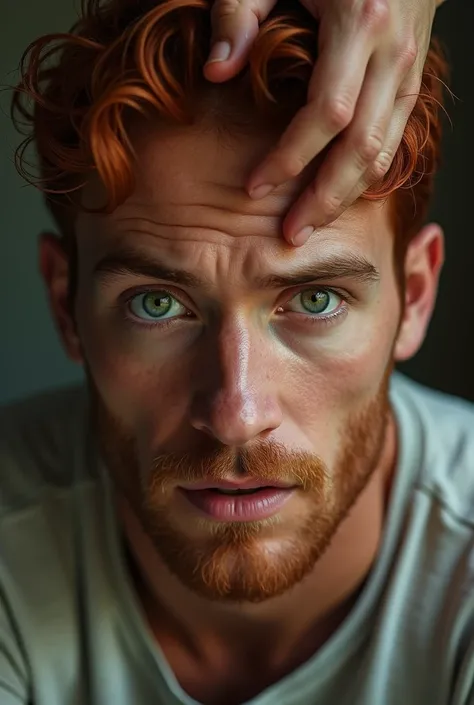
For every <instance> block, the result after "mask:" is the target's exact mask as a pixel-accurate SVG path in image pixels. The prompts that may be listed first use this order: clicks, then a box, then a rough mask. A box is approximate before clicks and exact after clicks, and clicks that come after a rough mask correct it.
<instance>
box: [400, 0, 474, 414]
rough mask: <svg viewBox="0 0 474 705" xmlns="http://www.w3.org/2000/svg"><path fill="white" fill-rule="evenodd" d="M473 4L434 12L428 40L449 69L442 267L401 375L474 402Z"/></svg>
mask: <svg viewBox="0 0 474 705" xmlns="http://www.w3.org/2000/svg"><path fill="white" fill-rule="evenodd" d="M473 29H474V0H447V2H445V4H444V5H443V6H441V8H440V10H439V11H438V16H437V18H436V22H435V28H434V33H435V34H436V35H437V36H438V37H439V38H440V39H441V40H442V42H443V44H444V46H445V49H446V50H447V53H448V56H449V58H450V62H451V66H452V78H451V83H450V87H451V89H452V91H453V93H454V94H455V95H456V99H455V101H454V102H451V101H448V104H447V108H448V113H449V116H450V118H451V121H452V128H451V126H450V125H449V123H448V122H447V121H446V122H445V130H444V146H443V155H444V157H443V165H442V168H441V170H440V172H439V175H438V179H437V185H436V194H435V199H434V201H433V206H432V209H431V219H432V220H435V221H437V222H439V223H441V225H442V226H443V228H444V231H445V236H446V264H445V266H444V271H443V275H442V278H441V285H440V289H439V294H438V303H437V306H436V310H435V314H434V317H433V320H432V323H431V327H430V330H429V333H428V337H427V339H426V341H425V344H424V346H423V348H422V349H421V350H420V352H419V353H418V355H417V356H416V357H415V358H413V360H410V362H408V363H405V364H403V365H400V369H401V370H402V371H403V372H405V373H406V374H409V375H410V376H411V377H414V378H415V379H417V380H419V381H420V382H423V383H425V384H428V385H430V386H431V387H436V388H437V389H441V390H443V391H446V392H450V393H452V394H457V395H459V396H463V397H466V398H468V399H471V400H474V309H472V308H471V288H470V287H471V284H470V282H471V278H472V280H473V284H474V271H473V268H474V220H473V219H472V217H471V211H470V208H471V206H474V194H473V186H474V179H473V175H472V169H473V165H474V46H473V40H472V32H473Z"/></svg>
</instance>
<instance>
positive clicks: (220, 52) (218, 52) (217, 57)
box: [206, 42, 231, 64]
mask: <svg viewBox="0 0 474 705" xmlns="http://www.w3.org/2000/svg"><path fill="white" fill-rule="evenodd" d="M230 50H231V46H230V44H229V42H216V43H215V44H214V46H213V47H212V49H211V53H210V54H209V58H208V60H207V62H206V63H208V64H213V63H216V62H218V61H227V59H228V58H229V56H230Z"/></svg>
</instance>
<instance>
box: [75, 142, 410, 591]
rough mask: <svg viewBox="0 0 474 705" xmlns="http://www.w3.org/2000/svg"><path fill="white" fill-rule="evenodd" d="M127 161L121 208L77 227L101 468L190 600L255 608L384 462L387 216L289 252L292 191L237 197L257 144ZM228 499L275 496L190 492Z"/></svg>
mask: <svg viewBox="0 0 474 705" xmlns="http://www.w3.org/2000/svg"><path fill="white" fill-rule="evenodd" d="M136 148H137V156H138V164H139V174H138V177H137V185H136V190H135V192H134V194H133V196H132V197H131V198H130V199H129V200H128V201H127V202H126V203H125V204H124V205H122V206H121V207H119V208H118V209H117V210H116V211H115V212H114V213H113V214H112V215H107V216H97V215H87V214H82V215H81V216H80V217H79V221H78V224H77V234H78V290H77V297H76V319H77V326H78V333H79V337H80V341H81V347H82V352H83V356H84V360H85V362H86V365H87V370H88V376H89V380H90V383H91V388H92V391H93V397H94V400H95V408H96V411H97V423H98V429H99V437H100V440H101V444H102V449H103V453H104V457H105V459H106V462H107V465H108V467H109V471H110V473H111V475H112V477H113V478H114V481H115V483H116V485H117V487H118V490H119V492H121V493H122V494H124V495H125V496H126V497H127V499H128V501H129V502H130V504H131V506H132V507H133V510H134V512H135V513H136V515H137V516H138V518H139V520H140V521H141V523H142V525H143V526H144V528H145V529H146V531H147V532H148V533H149V535H150V536H151V537H152V538H153V541H154V542H155V545H156V548H157V550H158V552H159V553H160V555H161V556H162V558H163V559H164V560H165V562H166V564H167V565H168V567H169V568H170V569H171V570H172V571H173V572H174V573H175V574H176V575H177V576H178V577H179V578H180V579H181V580H182V581H183V582H184V583H185V584H187V585H188V586H190V587H192V588H193V589H194V590H196V591H198V592H200V593H201V594H203V595H206V596H208V597H211V598H213V599H231V600H251V601H255V602H257V601H260V600H263V599H266V598H268V597H271V596H274V595H278V594H281V593H282V592H284V591H285V590H286V589H288V588H289V587H291V586H292V585H294V584H295V583H297V582H298V581H300V580H301V579H302V578H303V577H304V576H305V575H307V574H308V573H309V572H310V571H311V569H312V568H313V566H314V564H315V562H316V561H317V560H318V558H319V557H320V556H321V555H322V553H323V552H324V551H325V550H326V548H327V547H328V544H329V542H330V540H331V538H332V536H333V535H334V533H335V531H336V529H337V527H338V526H339V524H340V522H341V521H342V520H343V518H345V517H346V515H347V513H348V511H349V509H350V507H351V506H352V505H353V503H354V501H355V499H356V498H357V496H358V495H359V493H360V492H361V490H362V489H363V488H364V487H365V485H366V484H367V482H368V480H369V478H370V476H371V474H372V473H373V471H374V469H375V467H376V465H377V461H378V459H379V456H380V453H381V449H382V447H383V443H384V436H385V428H386V420H387V409H388V403H387V382H388V376H389V373H390V370H391V367H392V357H393V346H394V341H395V338H396V334H397V328H398V324H399V320H400V314H401V307H400V301H399V294H398V291H397V286H396V282H395V275H394V267H393V233H392V231H391V226H390V221H389V217H388V208H387V206H384V205H380V204H371V203H358V204H357V205H356V206H354V207H353V208H351V209H350V210H349V211H348V212H347V213H346V214H345V215H344V216H342V217H341V218H340V219H339V220H338V221H337V222H336V223H335V224H333V225H331V226H330V227H327V228H325V229H323V230H322V231H321V232H319V233H318V234H316V235H314V236H313V237H312V238H310V240H309V242H308V243H307V244H306V245H305V246H304V247H302V248H300V249H292V248H290V247H289V246H288V245H285V244H284V242H283V239H282V237H281V232H280V225H281V219H282V216H283V215H284V214H285V212H286V211H287V209H288V207H289V205H290V203H291V201H292V199H293V198H294V193H295V189H297V188H298V185H297V184H296V185H293V186H292V187H290V188H289V187H285V188H282V189H279V190H278V191H277V192H276V193H274V194H273V195H271V196H269V197H267V198H265V199H264V200H263V201H261V202H252V201H250V199H249V198H248V197H247V196H246V194H245V192H244V189H243V184H244V180H245V177H246V175H247V174H248V172H249V169H250V167H251V166H252V165H253V164H254V163H255V162H256V161H257V160H258V159H259V158H260V156H261V155H262V154H263V153H264V152H265V150H266V149H267V148H268V143H267V140H266V139H264V138H262V136H258V137H253V138H239V139H238V140H232V139H230V138H226V139H225V140H224V139H222V138H219V137H217V136H216V134H215V133H214V132H212V131H208V132H199V131H198V130H197V129H195V130H190V129H182V130H179V131H178V130H174V131H172V130H169V131H167V132H165V131H163V130H161V131H156V132H151V131H148V132H144V133H143V134H142V135H141V137H140V138H139V139H137V141H136ZM92 191H93V189H92V187H91V189H90V193H89V197H90V196H91V194H92ZM223 480H228V481H231V482H241V481H248V480H251V481H253V484H259V485H264V486H273V485H275V484H277V485H281V484H283V485H285V488H284V489H283V490H282V489H281V488H280V491H277V490H274V489H273V490H268V489H267V490H265V491H263V490H262V491H260V492H259V491H257V492H256V493H255V494H254V495H252V497H250V496H246V497H244V498H242V497H240V498H236V497H232V496H228V495H225V494H223V493H218V492H216V491H215V490H212V489H207V490H203V491H200V493H199V492H198V491H197V490H196V489H194V490H193V488H196V487H197V486H198V484H197V483H201V486H202V483H204V484H205V485H207V487H213V486H214V487H215V486H216V485H218V484H219V483H221V482H222V481H223ZM288 487H292V488H293V489H287V488H288ZM183 488H185V490H186V491H183ZM197 505H199V506H197Z"/></svg>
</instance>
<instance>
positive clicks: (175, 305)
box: [129, 291, 186, 321]
mask: <svg viewBox="0 0 474 705" xmlns="http://www.w3.org/2000/svg"><path fill="white" fill-rule="evenodd" d="M129 306H130V310H131V312H132V313H133V314H134V315H135V316H136V317H137V318H141V319H142V320H146V321H157V320H159V319H163V318H174V317H176V316H181V315H183V313H185V312H186V308H185V307H184V306H183V304H181V303H180V302H179V301H177V300H176V299H175V298H174V297H173V296H171V295H170V294H169V293H168V292H167V291H148V292H145V293H144V294H138V295H137V296H134V297H133V299H131V301H130V303H129Z"/></svg>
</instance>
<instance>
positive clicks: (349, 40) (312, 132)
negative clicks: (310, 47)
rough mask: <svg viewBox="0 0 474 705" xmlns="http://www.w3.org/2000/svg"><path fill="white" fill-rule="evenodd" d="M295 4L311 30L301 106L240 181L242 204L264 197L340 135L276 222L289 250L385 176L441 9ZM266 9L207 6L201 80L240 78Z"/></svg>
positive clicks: (240, 0)
mask: <svg viewBox="0 0 474 705" xmlns="http://www.w3.org/2000/svg"><path fill="white" fill-rule="evenodd" d="M295 2H296V0H295ZM301 2H302V3H303V5H304V6H305V7H306V8H307V10H309V11H310V12H311V13H312V15H313V16H314V17H316V18H317V19H318V20H319V23H320V25H319V37H318V46H319V55H318V59H317V61H316V64H315V67H314V70H313V74H312V77H311V80H310V84H309V90H308V103H307V105H306V106H305V107H303V108H302V109H301V110H300V111H299V112H298V113H297V114H296V116H295V117H294V119H293V121H292V122H291V124H290V125H289V126H288V128H287V130H286V131H285V132H284V134H283V135H282V137H281V139H280V140H279V142H278V144H277V146H276V147H275V149H273V150H272V152H271V153H270V154H268V155H267V157H266V158H265V160H264V161H263V163H261V164H260V165H259V166H258V167H257V168H256V170H255V171H254V172H253V173H252V174H251V175H250V178H249V180H248V182H247V189H248V192H249V195H250V196H251V197H252V198H255V199H259V198H263V197H264V196H265V195H267V194H268V193H269V192H270V191H272V190H273V189H274V188H275V187H276V186H278V185H280V184H282V183H284V182H285V181H287V180H289V179H290V178H293V177H294V176H296V175H297V174H299V173H300V172H301V171H302V170H303V169H304V167H305V166H306V165H307V164H308V163H309V162H311V161H312V160H313V159H314V157H316V156H317V155H318V154H320V152H321V151H322V150H323V149H324V148H325V147H326V146H327V145H328V144H329V143H330V142H331V141H332V140H333V139H334V137H336V136H337V135H340V139H338V140H337V142H336V143H335V144H334V145H333V146H332V147H331V148H330V149H329V151H328V154H327V156H326V158H325V159H324V161H323V162H322V164H321V166H320V167H319V169H318V174H317V177H316V179H315V180H314V182H313V183H311V184H310V186H309V187H308V188H307V189H306V190H305V191H304V192H303V194H302V195H301V196H300V198H299V199H298V200H297V202H296V203H295V204H294V205H293V207H292V208H291V210H290V212H289V213H288V215H287V216H286V218H285V221H284V223H283V233H284V237H285V238H286V240H288V242H290V243H292V244H294V245H302V244H304V242H306V240H307V239H308V237H309V236H310V234H311V233H312V232H313V231H314V230H315V229H316V228H318V227H321V226H322V225H324V224H327V223H330V222H331V221H333V220H335V219H336V218H337V217H338V216H339V215H340V214H341V213H342V212H343V211H344V210H345V209H346V208H347V207H348V206H349V205H350V204H351V203H353V202H354V201H355V200H356V199H357V198H358V197H359V196H360V195H361V194H362V193H363V192H364V191H365V190H366V189H367V188H368V187H369V186H370V185H371V184H372V183H373V182H374V181H377V180H379V179H380V178H382V177H383V176H384V175H385V173H386V172H387V171H388V169H389V167H390V164H391V163H392V159H393V157H394V155H395V152H396V150H397V148H398V146H399V144H400V141H401V139H402V136H403V132H404V129H405V126H406V123H407V120H408V118H409V116H410V114H411V112H412V110H413V108H414V106H415V103H416V98H417V94H418V92H419V89H420V84H421V77H422V72H423V65H424V61H425V58H426V54H427V52H428V48H429V43H430V35H431V28H432V24H433V19H434V15H435V11H436V7H437V6H438V5H440V4H441V2H442V0H301ZM275 4H276V0H215V3H214V5H213V9H212V25H213V48H212V50H211V54H210V57H209V60H208V63H207V64H206V67H205V76H206V78H207V79H209V80H210V81H215V82H222V81H226V80H227V79H229V78H231V77H232V76H234V75H235V74H236V73H238V72H239V71H240V70H241V69H242V67H243V66H244V65H245V62H246V60H247V56H248V53H249V50H250V47H251V45H252V43H253V41H254V39H255V37H256V36H257V33H258V28H259V22H262V21H263V20H264V19H265V18H266V17H267V15H268V14H269V12H270V11H271V10H272V8H273V7H274V5H275Z"/></svg>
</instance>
